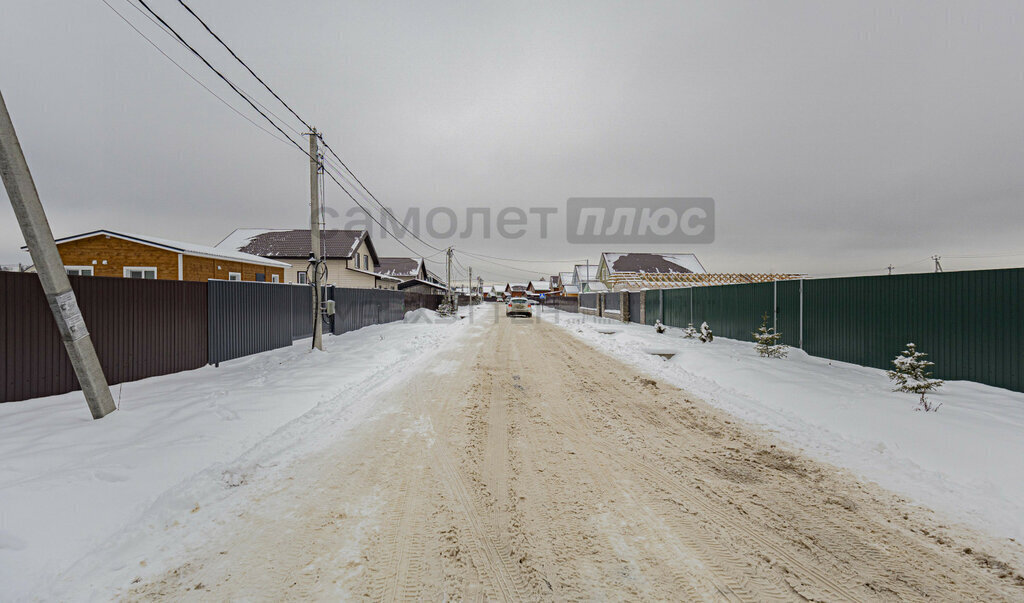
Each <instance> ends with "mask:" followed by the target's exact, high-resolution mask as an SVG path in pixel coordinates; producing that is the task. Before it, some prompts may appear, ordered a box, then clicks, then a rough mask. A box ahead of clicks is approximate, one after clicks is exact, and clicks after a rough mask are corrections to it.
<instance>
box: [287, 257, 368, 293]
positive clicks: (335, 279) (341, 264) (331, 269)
mask: <svg viewBox="0 0 1024 603" xmlns="http://www.w3.org/2000/svg"><path fill="white" fill-rule="evenodd" d="M275 259H278V260H280V261H282V262H287V263H289V264H291V265H292V267H291V268H289V269H288V272H287V274H286V278H285V279H284V281H285V282H287V283H297V282H299V281H298V276H297V274H298V273H299V272H305V271H306V266H307V264H308V260H306V259H305V258H296V259H289V258H275ZM324 263H325V264H326V265H327V284H328V285H334V286H335V287H346V288H350V289H376V288H377V277H376V276H374V275H372V274H364V273H362V272H356V271H355V270H349V264H350V263H351V266H352V268H355V265H356V263H355V260H324Z"/></svg>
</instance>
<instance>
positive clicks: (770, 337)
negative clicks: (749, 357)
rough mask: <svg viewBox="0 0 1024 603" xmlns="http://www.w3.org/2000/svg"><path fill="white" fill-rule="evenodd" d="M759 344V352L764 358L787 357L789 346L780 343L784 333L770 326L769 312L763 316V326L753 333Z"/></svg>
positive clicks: (757, 346)
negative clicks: (777, 331)
mask: <svg viewBox="0 0 1024 603" xmlns="http://www.w3.org/2000/svg"><path fill="white" fill-rule="evenodd" d="M753 335H754V341H756V342H757V345H756V346H754V347H755V348H757V353H758V354H760V355H761V356H762V357H763V358H785V357H786V354H787V353H788V351H787V350H788V349H789V346H787V345H784V344H781V343H779V341H780V340H781V339H782V333H776V332H775V327H769V326H768V313H767V312H765V313H764V316H762V317H761V326H760V327H759V328H758V329H757V332H756V333H753Z"/></svg>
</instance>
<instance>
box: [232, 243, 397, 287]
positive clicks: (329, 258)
mask: <svg viewBox="0 0 1024 603" xmlns="http://www.w3.org/2000/svg"><path fill="white" fill-rule="evenodd" d="M321 246H322V249H323V251H322V254H321V257H322V258H323V259H324V260H325V264H326V265H327V284H329V285H334V286H336V287H349V288H354V289H397V288H398V284H399V283H400V282H401V279H399V278H392V277H390V276H388V275H382V274H380V273H378V266H379V264H380V260H379V258H378V257H377V251H376V250H375V249H374V247H373V242H372V241H371V240H370V235H369V233H367V232H366V231H365V230H325V231H323V234H322V235H321ZM217 248H218V249H229V250H235V251H240V252H243V253H249V254H252V255H258V256H260V257H263V258H269V259H274V260H282V261H286V262H289V263H290V264H292V265H293V269H292V270H291V271H290V272H289V274H288V275H287V279H286V280H287V281H288V282H293V283H299V284H305V283H306V279H307V276H306V268H307V266H308V262H309V253H310V235H309V230H308V229H292V230H275V229H267V228H238V229H236V230H235V231H234V232H232V233H231V234H229V235H228V236H227V237H225V238H224V240H223V241H221V242H220V243H217Z"/></svg>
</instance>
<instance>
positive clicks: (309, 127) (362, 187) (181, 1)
mask: <svg viewBox="0 0 1024 603" xmlns="http://www.w3.org/2000/svg"><path fill="white" fill-rule="evenodd" d="M139 2H140V3H143V5H144V2H143V0H139ZM178 4H181V6H182V7H184V9H185V10H186V11H188V13H189V14H190V15H192V16H193V17H194V18H195V19H196V20H197V21H199V23H200V25H202V26H203V28H204V29H206V31H207V32H208V33H209V34H210V35H211V36H213V38H214V39H215V40H217V42H219V43H220V45H221V46H223V47H224V49H225V50H227V51H228V53H230V54H231V56H232V57H234V58H235V60H236V61H238V62H239V63H240V64H241V65H242V66H243V67H245V69H246V71H248V72H249V73H250V74H251V75H252V76H253V77H254V78H256V81H258V82H259V83H260V84H262V85H263V87H264V88H266V89H267V92H269V93H270V94H271V95H273V97H274V98H276V99H277V100H278V102H280V103H281V104H282V105H284V107H285V108H286V109H288V111H289V112H290V113H291V114H292V115H294V116H295V118H296V119H298V120H299V121H300V122H302V125H304V126H305V127H306V129H307V130H312V129H313V127H312V126H310V125H309V122H307V121H306V120H304V119H302V117H301V116H300V115H299V114H298V113H297V112H296V111H295V110H294V109H292V108H291V106H290V105H289V104H288V103H286V102H285V101H284V99H282V98H281V96H280V95H279V94H278V93H277V92H275V91H274V89H273V88H271V87H270V86H269V85H268V84H267V83H266V82H265V81H264V80H263V78H261V77H260V76H259V75H257V74H256V72H255V71H253V69H252V68H251V67H249V65H248V64H247V63H246V62H245V61H243V60H242V58H241V57H239V56H238V54H237V53H236V52H235V51H234V50H232V49H231V47H230V46H228V44H227V43H226V42H225V41H224V40H223V39H222V38H221V37H220V36H218V35H217V34H216V32H214V31H213V29H211V28H210V26H209V25H208V24H207V23H206V21H204V20H203V19H202V17H200V16H199V15H197V14H196V12H195V11H194V10H192V8H191V7H189V5H188V4H186V3H185V2H184V0H178ZM147 9H148V7H147ZM179 37H180V36H179ZM204 61H205V60H204ZM278 119H280V118H278ZM320 141H321V142H322V143H323V145H324V148H325V149H327V150H328V151H329V152H330V153H331V155H333V156H334V158H335V159H336V160H337V161H338V163H340V164H341V166H342V167H343V168H344V169H345V171H346V172H348V173H349V174H351V176H352V178H353V179H354V180H355V181H356V182H357V183H358V184H359V187H356V186H355V185H351V186H352V188H353V189H356V190H359V188H361V189H362V190H363V191H366V194H368V195H369V196H370V198H371V199H373V201H374V202H375V203H376V204H377V205H379V206H380V207H381V209H383V210H384V211H385V212H386V213H387V214H388V215H389V216H391V218H392V220H394V222H395V223H396V224H398V225H399V226H401V227H402V228H403V229H404V230H405V231H406V232H408V233H409V234H411V235H412V236H413V238H415V239H416V240H417V241H419V242H420V243H423V244H424V245H426V246H427V247H429V248H431V249H433V250H435V251H442V250H441V249H440V248H439V247H435V246H434V245H431V244H430V243H427V242H426V241H424V240H423V239H421V238H420V237H419V235H417V234H416V233H415V232H413V231H411V230H409V229H408V228H407V227H406V226H405V224H403V223H402V222H401V221H399V220H398V218H397V217H396V216H395V215H394V214H393V213H392V212H391V210H390V209H388V208H387V207H386V206H385V205H384V204H383V203H381V202H380V200H379V199H377V197H376V195H374V194H373V192H372V191H370V189H369V188H368V187H367V186H366V185H365V184H363V181H362V180H360V179H359V176H356V174H355V172H353V171H352V170H351V169H350V168H349V167H348V165H347V164H346V163H345V162H344V160H342V158H341V157H340V156H339V155H338V154H337V153H336V152H335V151H334V149H333V148H332V147H331V145H330V144H329V143H328V142H327V141H326V140H324V139H323V136H321V137H320ZM350 184H351V183H350ZM363 211H364V212H365V211H366V210H365V209H364V210H363ZM396 238H397V237H396Z"/></svg>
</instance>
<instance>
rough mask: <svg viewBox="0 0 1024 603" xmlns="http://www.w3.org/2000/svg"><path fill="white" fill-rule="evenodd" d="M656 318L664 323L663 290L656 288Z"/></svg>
mask: <svg viewBox="0 0 1024 603" xmlns="http://www.w3.org/2000/svg"><path fill="white" fill-rule="evenodd" d="M658 320H660V321H661V324H665V290H664V289H658Z"/></svg>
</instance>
